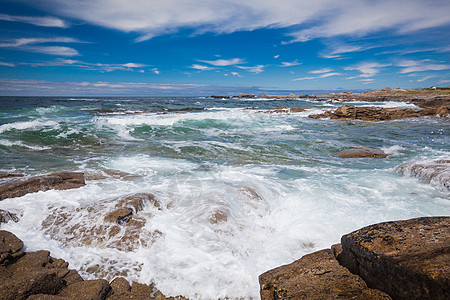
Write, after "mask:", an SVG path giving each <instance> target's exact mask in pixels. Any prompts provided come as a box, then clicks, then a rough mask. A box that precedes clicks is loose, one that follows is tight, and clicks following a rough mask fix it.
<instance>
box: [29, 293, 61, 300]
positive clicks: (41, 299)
mask: <svg viewBox="0 0 450 300" xmlns="http://www.w3.org/2000/svg"><path fill="white" fill-rule="evenodd" d="M27 300H67V298H65V297H61V296H58V295H46V294H38V295H31V296H30V297H28V298H27Z"/></svg>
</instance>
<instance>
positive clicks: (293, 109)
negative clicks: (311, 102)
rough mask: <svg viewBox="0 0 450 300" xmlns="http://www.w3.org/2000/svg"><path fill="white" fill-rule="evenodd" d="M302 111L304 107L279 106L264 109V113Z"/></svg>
mask: <svg viewBox="0 0 450 300" xmlns="http://www.w3.org/2000/svg"><path fill="white" fill-rule="evenodd" d="M302 111H305V108H300V107H286V106H281V107H276V108H272V109H268V110H266V111H265V113H286V114H290V113H299V112H302Z"/></svg>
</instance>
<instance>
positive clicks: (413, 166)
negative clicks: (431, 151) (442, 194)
mask: <svg viewBox="0 0 450 300" xmlns="http://www.w3.org/2000/svg"><path fill="white" fill-rule="evenodd" d="M397 172H398V173H399V174H402V175H407V176H412V177H416V178H419V179H420V180H422V181H424V182H430V183H431V184H433V185H435V186H437V187H438V188H440V189H442V190H446V191H450V160H435V161H431V162H408V163H404V164H401V165H399V166H397Z"/></svg>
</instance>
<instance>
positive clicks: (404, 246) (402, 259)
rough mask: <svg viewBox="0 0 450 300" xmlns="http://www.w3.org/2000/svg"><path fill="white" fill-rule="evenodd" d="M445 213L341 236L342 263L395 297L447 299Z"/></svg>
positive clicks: (449, 262) (449, 233) (449, 267)
mask: <svg viewBox="0 0 450 300" xmlns="http://www.w3.org/2000/svg"><path fill="white" fill-rule="evenodd" d="M449 224H450V217H423V218H416V219H410V220H405V221H395V222H385V223H380V224H375V225H371V226H367V227H364V228H362V229H360V230H357V231H354V232H352V233H350V234H347V235H344V236H343V237H342V239H341V244H342V253H341V254H339V255H338V256H337V259H338V260H339V262H340V263H341V265H343V266H345V267H347V268H348V269H349V270H350V271H352V273H354V274H358V275H359V276H361V278H362V279H364V281H365V282H366V283H367V285H368V286H369V287H371V288H376V289H379V290H382V291H384V292H386V293H388V294H389V295H390V296H392V297H393V298H394V299H450V283H449V280H450V251H449V249H450V230H449V228H450V227H449Z"/></svg>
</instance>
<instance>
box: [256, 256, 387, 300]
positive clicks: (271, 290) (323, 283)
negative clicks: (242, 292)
mask: <svg viewBox="0 0 450 300" xmlns="http://www.w3.org/2000/svg"><path fill="white" fill-rule="evenodd" d="M259 284H260V287H261V290H260V293H261V299H262V300H269V299H270V300H274V299H367V300H369V299H391V298H390V297H389V296H388V295H386V294H384V293H383V292H380V291H377V290H373V289H369V288H368V287H367V285H366V284H365V282H364V281H363V280H362V279H361V278H359V277H358V276H357V275H354V274H352V273H350V271H349V270H347V269H346V268H344V267H342V266H340V265H339V263H338V261H337V260H336V259H335V257H334V256H333V254H332V252H331V251H330V250H329V249H327V250H322V251H318V252H315V253H312V254H308V255H305V256H303V257H302V258H301V259H299V260H297V261H295V262H293V263H291V264H288V265H285V266H282V267H278V268H276V269H273V270H270V271H268V272H266V273H264V274H262V275H260V276H259Z"/></svg>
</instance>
